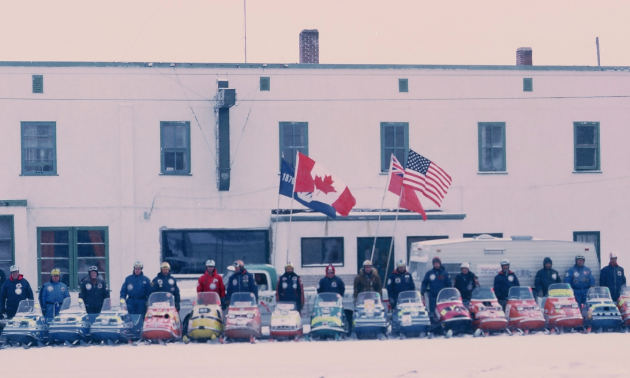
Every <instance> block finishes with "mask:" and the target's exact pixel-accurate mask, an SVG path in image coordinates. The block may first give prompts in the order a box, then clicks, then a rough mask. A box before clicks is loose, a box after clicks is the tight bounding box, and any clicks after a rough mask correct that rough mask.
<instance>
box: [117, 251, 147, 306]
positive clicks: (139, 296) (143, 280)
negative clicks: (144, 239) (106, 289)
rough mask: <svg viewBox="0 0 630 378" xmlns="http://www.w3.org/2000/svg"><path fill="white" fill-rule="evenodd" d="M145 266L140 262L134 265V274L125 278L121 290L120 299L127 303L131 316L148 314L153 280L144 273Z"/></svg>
mask: <svg viewBox="0 0 630 378" xmlns="http://www.w3.org/2000/svg"><path fill="white" fill-rule="evenodd" d="M142 268H144V265H143V264H142V262H140V261H136V262H135V263H134V264H133V274H131V275H130V276H127V278H125V282H123V284H122V287H121V288H120V299H124V300H125V301H126V302H127V311H129V313H130V314H137V315H142V317H143V318H144V314H146V312H147V299H148V298H149V294H151V280H150V279H149V277H147V276H145V275H144V273H143V272H142Z"/></svg>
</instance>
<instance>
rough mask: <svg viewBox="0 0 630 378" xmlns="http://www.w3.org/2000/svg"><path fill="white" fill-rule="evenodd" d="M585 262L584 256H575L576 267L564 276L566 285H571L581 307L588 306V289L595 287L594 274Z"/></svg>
mask: <svg viewBox="0 0 630 378" xmlns="http://www.w3.org/2000/svg"><path fill="white" fill-rule="evenodd" d="M585 262H586V258H585V257H584V255H577V256H575V265H573V267H571V269H569V270H568V271H567V274H566V275H565V276H564V283H568V284H570V285H571V288H572V289H573V293H574V294H575V300H576V301H577V303H578V304H580V305H584V304H586V294H588V289H589V288H591V287H593V286H595V278H594V277H593V273H592V272H591V270H590V269H589V268H588V267H586V266H584V263H585Z"/></svg>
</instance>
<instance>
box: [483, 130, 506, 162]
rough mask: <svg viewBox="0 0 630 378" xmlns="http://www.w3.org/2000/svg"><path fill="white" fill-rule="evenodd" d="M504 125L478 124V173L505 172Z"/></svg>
mask: <svg viewBox="0 0 630 378" xmlns="http://www.w3.org/2000/svg"><path fill="white" fill-rule="evenodd" d="M505 170H506V167H505V123H504V122H492V123H487V122H483V123H482V122H480V123H479V171H480V172H505Z"/></svg>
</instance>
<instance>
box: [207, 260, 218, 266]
mask: <svg viewBox="0 0 630 378" xmlns="http://www.w3.org/2000/svg"><path fill="white" fill-rule="evenodd" d="M206 266H212V267H214V266H216V264H215V263H214V260H208V261H206Z"/></svg>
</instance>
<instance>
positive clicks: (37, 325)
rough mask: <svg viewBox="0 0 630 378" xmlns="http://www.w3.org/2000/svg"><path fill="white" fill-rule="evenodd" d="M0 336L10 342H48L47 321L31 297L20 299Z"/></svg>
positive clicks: (24, 343) (25, 343)
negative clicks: (16, 308)
mask: <svg viewBox="0 0 630 378" xmlns="http://www.w3.org/2000/svg"><path fill="white" fill-rule="evenodd" d="M2 337H4V338H5V339H6V340H7V343H11V344H18V343H19V344H23V345H30V344H33V343H37V344H42V343H46V342H48V323H47V322H46V318H45V317H44V315H43V314H42V309H41V307H40V306H39V303H36V302H35V301H34V300H32V299H25V300H22V301H20V304H19V305H18V310H17V312H16V313H15V316H14V317H13V318H11V319H9V320H8V321H7V324H6V326H5V327H4V329H3V330H2Z"/></svg>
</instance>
